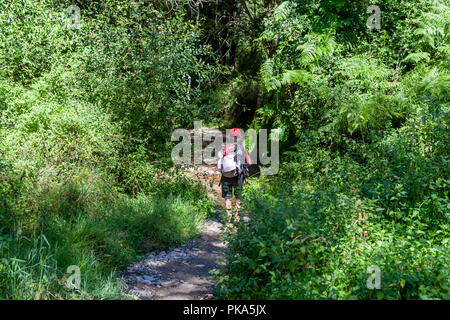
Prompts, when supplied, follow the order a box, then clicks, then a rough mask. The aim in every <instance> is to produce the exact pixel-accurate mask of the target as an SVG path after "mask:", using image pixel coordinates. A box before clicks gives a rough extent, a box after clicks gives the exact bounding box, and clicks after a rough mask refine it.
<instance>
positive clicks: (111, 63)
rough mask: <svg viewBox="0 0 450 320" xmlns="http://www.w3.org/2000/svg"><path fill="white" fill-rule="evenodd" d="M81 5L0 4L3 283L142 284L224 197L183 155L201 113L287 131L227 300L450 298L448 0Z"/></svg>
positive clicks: (86, 293)
mask: <svg viewBox="0 0 450 320" xmlns="http://www.w3.org/2000/svg"><path fill="white" fill-rule="evenodd" d="M69 4H70V3H68V2H67V1H66V2H64V1H56V0H53V1H51V0H45V1H36V0H21V1H12V0H3V1H0V298H2V299H18V298H19V299H57V298H65V299H67V298H86V299H92V298H94V299H98V298H102V299H103V298H123V297H126V295H125V294H124V293H123V292H122V288H121V284H120V282H119V280H118V275H117V271H119V270H121V268H122V269H123V267H124V266H125V265H126V264H127V263H129V262H130V261H133V260H135V259H137V258H138V257H139V255H141V254H142V253H145V252H148V251H149V250H153V249H159V248H164V247H167V246H171V245H174V244H176V243H180V242H182V241H185V240H187V239H189V238H192V237H193V236H195V234H196V227H197V226H198V225H199V223H201V222H202V221H203V220H204V219H205V218H206V217H207V216H208V215H209V214H210V213H211V212H212V203H211V201H210V200H208V198H207V197H206V195H205V190H204V189H203V187H202V186H201V185H198V184H196V183H195V182H194V181H192V180H190V179H188V178H186V177H184V176H183V174H182V173H180V172H179V171H178V170H177V168H173V167H172V165H171V162H170V154H171V148H172V147H173V142H171V141H170V136H171V133H172V131H173V130H174V129H175V128H179V127H184V128H191V127H192V126H193V122H194V120H203V121H204V123H208V124H210V125H215V126H218V127H222V128H225V127H230V126H240V127H243V128H254V129H260V128H267V129H274V128H280V129H281V135H280V153H281V155H282V156H281V164H280V172H279V173H278V174H277V175H275V176H268V177H264V178H258V179H256V178H255V179H250V180H251V181H250V184H249V185H248V186H246V188H245V201H244V202H245V203H244V206H245V210H246V212H248V214H249V217H250V221H249V222H243V221H242V222H240V223H239V224H238V225H237V227H238V228H237V232H236V233H235V234H229V235H227V239H228V241H229V255H228V257H227V267H226V268H225V269H224V270H223V272H222V273H220V274H219V275H218V280H219V285H218V287H217V292H216V294H217V297H218V298H222V299H250V298H251V299H255V298H260V299H321V298H324V299H448V298H449V288H450V283H449V278H450V277H449V276H450V275H449V271H448V269H449V262H450V261H449V260H450V257H449V254H448V246H449V243H448V242H449V212H450V203H449V195H448V189H449V183H450V180H449V172H448V168H449V165H450V163H449V157H448V150H449V128H448V125H449V106H448V97H449V93H448V88H449V71H448V70H449V51H450V47H449V22H448V21H449V16H450V11H449V6H448V3H447V2H446V1H443V0H425V1H423V0H422V1H419V0H414V1H396V0H385V1H378V0H371V1H364V0H362V1H350V0H319V1H312V0H302V1H300V0H291V1H277V0H244V1H206V0H205V1H178V2H177V1H147V0H140V1H118V0H106V1H76V2H75V1H74V2H73V4H77V5H78V6H79V7H80V8H81V11H80V13H81V20H80V22H81V27H80V28H74V27H73V26H72V27H71V22H70V20H69V19H68V17H69V15H68V13H67V11H66V9H67V7H68V6H69ZM369 5H378V6H379V8H380V9H381V26H380V29H379V30H377V29H373V30H372V29H370V28H368V27H367V25H366V22H367V18H368V17H369V16H370V15H371V14H370V13H369V14H368V13H367V8H368V6H369ZM70 265H77V266H79V267H80V269H81V272H82V275H83V276H82V285H81V287H82V290H69V289H68V288H66V287H65V286H64V281H65V279H66V278H67V274H66V270H67V267H68V266H70ZM369 266H378V267H379V269H380V271H381V288H380V289H376V290H370V289H369V288H368V287H367V286H366V280H367V278H368V277H369V276H370V274H368V273H367V269H368V267H369Z"/></svg>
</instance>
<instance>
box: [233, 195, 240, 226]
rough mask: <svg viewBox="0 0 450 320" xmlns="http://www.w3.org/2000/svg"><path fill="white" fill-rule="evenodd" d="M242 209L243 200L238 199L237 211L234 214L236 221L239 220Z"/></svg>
mask: <svg viewBox="0 0 450 320" xmlns="http://www.w3.org/2000/svg"><path fill="white" fill-rule="evenodd" d="M240 209H241V200H239V199H236V213H235V215H234V218H235V219H236V222H239V219H240V218H239V210H240Z"/></svg>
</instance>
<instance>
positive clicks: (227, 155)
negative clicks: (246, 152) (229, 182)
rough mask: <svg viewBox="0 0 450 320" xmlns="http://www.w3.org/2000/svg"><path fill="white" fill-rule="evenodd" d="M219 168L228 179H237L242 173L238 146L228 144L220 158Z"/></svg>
mask: <svg viewBox="0 0 450 320" xmlns="http://www.w3.org/2000/svg"><path fill="white" fill-rule="evenodd" d="M218 166H220V171H221V172H222V175H223V176H224V177H226V178H234V177H237V176H238V175H239V174H240V173H241V163H240V161H239V159H238V146H237V144H235V143H233V144H226V145H225V147H224V148H223V151H222V155H221V157H220V158H219V163H218Z"/></svg>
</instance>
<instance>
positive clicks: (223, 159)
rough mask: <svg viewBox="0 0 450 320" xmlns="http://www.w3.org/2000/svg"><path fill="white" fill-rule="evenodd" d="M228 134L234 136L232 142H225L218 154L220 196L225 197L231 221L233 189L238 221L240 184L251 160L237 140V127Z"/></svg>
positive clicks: (239, 133) (238, 134) (239, 134)
mask: <svg viewBox="0 0 450 320" xmlns="http://www.w3.org/2000/svg"><path fill="white" fill-rule="evenodd" d="M230 135H231V136H232V137H234V139H233V140H234V141H233V143H230V144H225V145H224V147H223V149H222V150H221V151H220V152H219V154H218V161H217V168H218V169H219V170H220V172H221V173H222V177H221V179H220V184H221V185H222V198H224V199H225V207H226V209H227V215H228V218H229V221H230V222H231V218H232V213H231V207H232V199H233V191H234V196H235V197H236V214H235V219H236V221H239V215H238V213H237V211H238V210H239V209H240V204H241V203H240V198H241V193H242V186H243V184H244V180H245V178H246V175H247V172H248V171H247V165H251V164H252V161H251V159H250V155H249V154H248V152H247V149H246V148H245V147H244V145H243V144H242V143H241V142H240V141H239V142H238V138H239V137H240V136H241V131H240V130H239V129H238V128H233V129H231V130H230Z"/></svg>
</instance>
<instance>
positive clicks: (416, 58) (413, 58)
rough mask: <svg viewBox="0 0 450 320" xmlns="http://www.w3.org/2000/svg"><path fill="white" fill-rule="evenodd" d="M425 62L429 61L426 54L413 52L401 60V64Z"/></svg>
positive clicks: (428, 56)
mask: <svg viewBox="0 0 450 320" xmlns="http://www.w3.org/2000/svg"><path fill="white" fill-rule="evenodd" d="M423 60H425V62H428V61H430V54H429V53H428V52H413V53H410V54H408V56H407V57H406V58H405V59H403V62H412V63H415V64H416V63H418V62H420V61H423Z"/></svg>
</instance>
